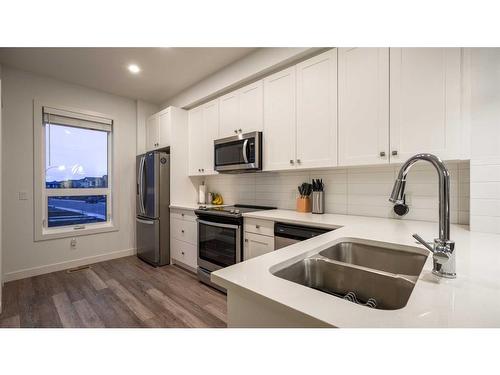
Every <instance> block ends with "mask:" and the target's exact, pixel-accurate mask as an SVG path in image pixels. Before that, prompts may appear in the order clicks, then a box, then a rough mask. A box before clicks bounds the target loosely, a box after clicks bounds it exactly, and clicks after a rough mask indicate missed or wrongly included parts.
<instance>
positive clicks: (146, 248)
mask: <svg viewBox="0 0 500 375" xmlns="http://www.w3.org/2000/svg"><path fill="white" fill-rule="evenodd" d="M136 233H137V256H138V257H139V258H141V259H142V260H144V261H146V262H148V263H151V264H153V265H159V263H160V220H156V219H145V218H136Z"/></svg>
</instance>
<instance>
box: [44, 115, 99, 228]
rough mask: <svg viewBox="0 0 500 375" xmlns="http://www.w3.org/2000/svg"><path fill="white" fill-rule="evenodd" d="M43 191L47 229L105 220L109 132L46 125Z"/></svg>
mask: <svg viewBox="0 0 500 375" xmlns="http://www.w3.org/2000/svg"><path fill="white" fill-rule="evenodd" d="M45 188H46V191H47V217H48V223H47V224H48V226H49V227H58V226H67V225H81V224H87V223H95V222H103V221H106V220H107V195H105V194H96V192H98V191H99V192H102V189H107V188H108V132H106V131H101V130H94V129H87V128H78V127H70V126H64V125H56V124H49V123H47V124H46V125H45ZM73 189H74V190H73ZM76 189H88V194H87V193H86V192H85V193H84V194H77V195H75V192H77V190H76ZM93 189H96V190H93ZM79 192H81V190H78V193H79Z"/></svg>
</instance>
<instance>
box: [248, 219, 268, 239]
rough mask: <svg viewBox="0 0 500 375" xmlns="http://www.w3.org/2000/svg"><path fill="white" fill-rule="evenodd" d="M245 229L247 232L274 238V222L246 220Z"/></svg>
mask: <svg viewBox="0 0 500 375" xmlns="http://www.w3.org/2000/svg"><path fill="white" fill-rule="evenodd" d="M243 227H244V231H245V232H250V233H255V234H263V235H265V236H274V221H270V220H261V219H252V218H245V222H244V224H243Z"/></svg>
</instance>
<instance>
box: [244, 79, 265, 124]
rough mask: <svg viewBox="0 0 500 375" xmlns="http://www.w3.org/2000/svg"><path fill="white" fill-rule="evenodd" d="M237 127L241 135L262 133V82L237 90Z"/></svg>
mask: <svg viewBox="0 0 500 375" xmlns="http://www.w3.org/2000/svg"><path fill="white" fill-rule="evenodd" d="M238 98H239V115H238V118H239V125H238V130H239V129H241V131H242V133H248V132H254V131H262V129H263V124H264V98H263V81H258V82H255V83H252V84H251V85H248V86H245V87H243V88H241V89H239V90H238Z"/></svg>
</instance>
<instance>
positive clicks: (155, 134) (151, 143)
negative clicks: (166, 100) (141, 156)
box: [146, 113, 160, 151]
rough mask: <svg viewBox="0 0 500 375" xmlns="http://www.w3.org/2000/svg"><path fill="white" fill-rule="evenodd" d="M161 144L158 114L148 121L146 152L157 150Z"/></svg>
mask: <svg viewBox="0 0 500 375" xmlns="http://www.w3.org/2000/svg"><path fill="white" fill-rule="evenodd" d="M159 143H160V116H159V114H158V113H155V114H154V115H152V116H150V117H148V119H147V120H146V151H151V150H155V149H157V148H158V146H159Z"/></svg>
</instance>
